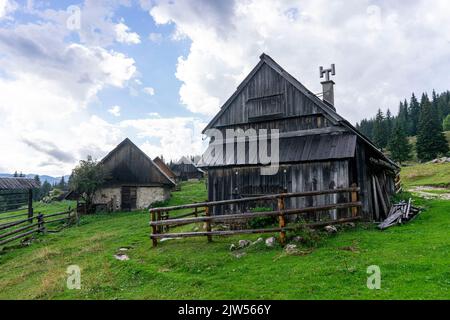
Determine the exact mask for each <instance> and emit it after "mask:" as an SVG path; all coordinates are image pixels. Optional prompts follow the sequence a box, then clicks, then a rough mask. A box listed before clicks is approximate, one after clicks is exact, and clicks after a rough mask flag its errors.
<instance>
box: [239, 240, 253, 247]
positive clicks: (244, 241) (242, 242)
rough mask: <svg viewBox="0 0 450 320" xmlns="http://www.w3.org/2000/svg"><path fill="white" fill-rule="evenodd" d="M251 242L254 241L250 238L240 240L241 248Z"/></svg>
mask: <svg viewBox="0 0 450 320" xmlns="http://www.w3.org/2000/svg"><path fill="white" fill-rule="evenodd" d="M251 244H252V242H251V241H250V240H239V248H245V247H248V246H249V245H251Z"/></svg>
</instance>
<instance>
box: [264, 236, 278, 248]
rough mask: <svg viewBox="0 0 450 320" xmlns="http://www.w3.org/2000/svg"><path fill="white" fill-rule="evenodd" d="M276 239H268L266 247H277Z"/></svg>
mask: <svg viewBox="0 0 450 320" xmlns="http://www.w3.org/2000/svg"><path fill="white" fill-rule="evenodd" d="M275 242H276V239H275V237H270V238H267V239H266V246H267V247H269V248H271V247H273V246H274V245H275Z"/></svg>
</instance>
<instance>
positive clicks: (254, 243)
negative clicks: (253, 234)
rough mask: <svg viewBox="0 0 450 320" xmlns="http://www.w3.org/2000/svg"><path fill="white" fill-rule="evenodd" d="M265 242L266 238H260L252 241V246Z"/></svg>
mask: <svg viewBox="0 0 450 320" xmlns="http://www.w3.org/2000/svg"><path fill="white" fill-rule="evenodd" d="M263 242H264V239H263V238H258V239H256V241H254V242H253V243H252V246H254V245H256V244H259V243H263Z"/></svg>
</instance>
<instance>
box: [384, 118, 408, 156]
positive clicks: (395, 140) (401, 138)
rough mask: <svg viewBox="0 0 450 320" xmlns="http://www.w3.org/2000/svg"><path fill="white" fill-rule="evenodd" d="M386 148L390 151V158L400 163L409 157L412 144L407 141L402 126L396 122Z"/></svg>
mask: <svg viewBox="0 0 450 320" xmlns="http://www.w3.org/2000/svg"><path fill="white" fill-rule="evenodd" d="M388 149H389V151H390V152H391V157H392V159H394V160H395V161H397V162H398V163H400V164H402V163H403V162H405V161H407V160H410V159H411V150H412V146H411V144H410V143H409V141H408V138H407V136H406V133H405V130H404V128H403V126H402V125H401V124H400V123H398V122H397V123H396V124H395V127H394V129H393V133H392V136H391V139H390V141H389V145H388Z"/></svg>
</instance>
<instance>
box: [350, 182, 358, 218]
mask: <svg viewBox="0 0 450 320" xmlns="http://www.w3.org/2000/svg"><path fill="white" fill-rule="evenodd" d="M352 188H356V183H353V184H352ZM351 197H352V202H357V201H358V192H357V191H352V195H351ZM357 215H358V207H352V217H356V216H357Z"/></svg>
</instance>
